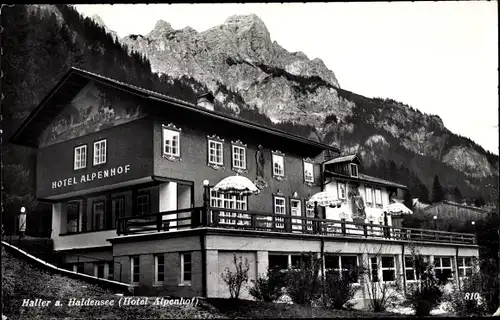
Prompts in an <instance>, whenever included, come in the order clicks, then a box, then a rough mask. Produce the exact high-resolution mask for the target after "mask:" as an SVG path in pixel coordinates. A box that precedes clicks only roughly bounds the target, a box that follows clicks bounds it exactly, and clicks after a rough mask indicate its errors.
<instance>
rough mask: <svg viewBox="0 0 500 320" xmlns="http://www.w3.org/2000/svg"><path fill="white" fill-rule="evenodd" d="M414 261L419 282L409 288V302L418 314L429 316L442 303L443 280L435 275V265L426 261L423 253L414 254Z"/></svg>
mask: <svg viewBox="0 0 500 320" xmlns="http://www.w3.org/2000/svg"><path fill="white" fill-rule="evenodd" d="M413 263H414V268H415V273H416V277H417V282H416V283H415V285H414V286H412V287H410V288H408V294H407V303H408V304H409V305H410V306H411V307H412V308H413V310H414V311H415V315H416V316H419V317H422V316H428V315H429V314H430V312H431V310H432V309H434V308H435V307H436V306H438V305H439V303H441V300H442V296H443V282H442V281H441V280H440V279H438V278H437V277H436V276H435V274H434V270H433V269H434V266H433V265H432V264H431V263H429V262H427V261H424V259H423V257H422V256H421V255H414V256H413Z"/></svg>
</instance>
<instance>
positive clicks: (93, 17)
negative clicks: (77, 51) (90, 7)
mask: <svg viewBox="0 0 500 320" xmlns="http://www.w3.org/2000/svg"><path fill="white" fill-rule="evenodd" d="M91 19H92V20H94V22H95V23H97V24H98V25H100V26H102V27H105V26H106V24H105V23H104V21H103V20H102V18H101V16H100V15H98V14H94V15H93V16H92V17H91Z"/></svg>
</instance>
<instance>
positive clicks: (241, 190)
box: [213, 175, 260, 196]
mask: <svg viewBox="0 0 500 320" xmlns="http://www.w3.org/2000/svg"><path fill="white" fill-rule="evenodd" d="M213 190H214V191H216V192H220V193H230V194H237V195H242V196H245V195H252V194H257V193H259V191H260V190H259V189H258V188H257V187H256V186H255V184H254V183H253V182H252V181H250V179H248V178H246V177H243V176H238V175H237V176H230V177H227V178H224V179H222V180H221V181H219V183H217V184H216V185H215V186H214V187H213Z"/></svg>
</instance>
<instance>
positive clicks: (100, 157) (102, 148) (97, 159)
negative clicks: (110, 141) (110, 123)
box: [94, 139, 106, 166]
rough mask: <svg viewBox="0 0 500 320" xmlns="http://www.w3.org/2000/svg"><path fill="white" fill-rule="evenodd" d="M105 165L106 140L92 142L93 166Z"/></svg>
mask: <svg viewBox="0 0 500 320" xmlns="http://www.w3.org/2000/svg"><path fill="white" fill-rule="evenodd" d="M103 163H106V139H105V140H101V141H96V142H94V166H96V165H98V164H103Z"/></svg>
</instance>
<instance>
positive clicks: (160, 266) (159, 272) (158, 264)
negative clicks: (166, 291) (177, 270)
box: [155, 254, 165, 284]
mask: <svg viewBox="0 0 500 320" xmlns="http://www.w3.org/2000/svg"><path fill="white" fill-rule="evenodd" d="M164 279H165V255H163V254H157V255H155V283H156V284H161V283H163V281H164Z"/></svg>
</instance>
